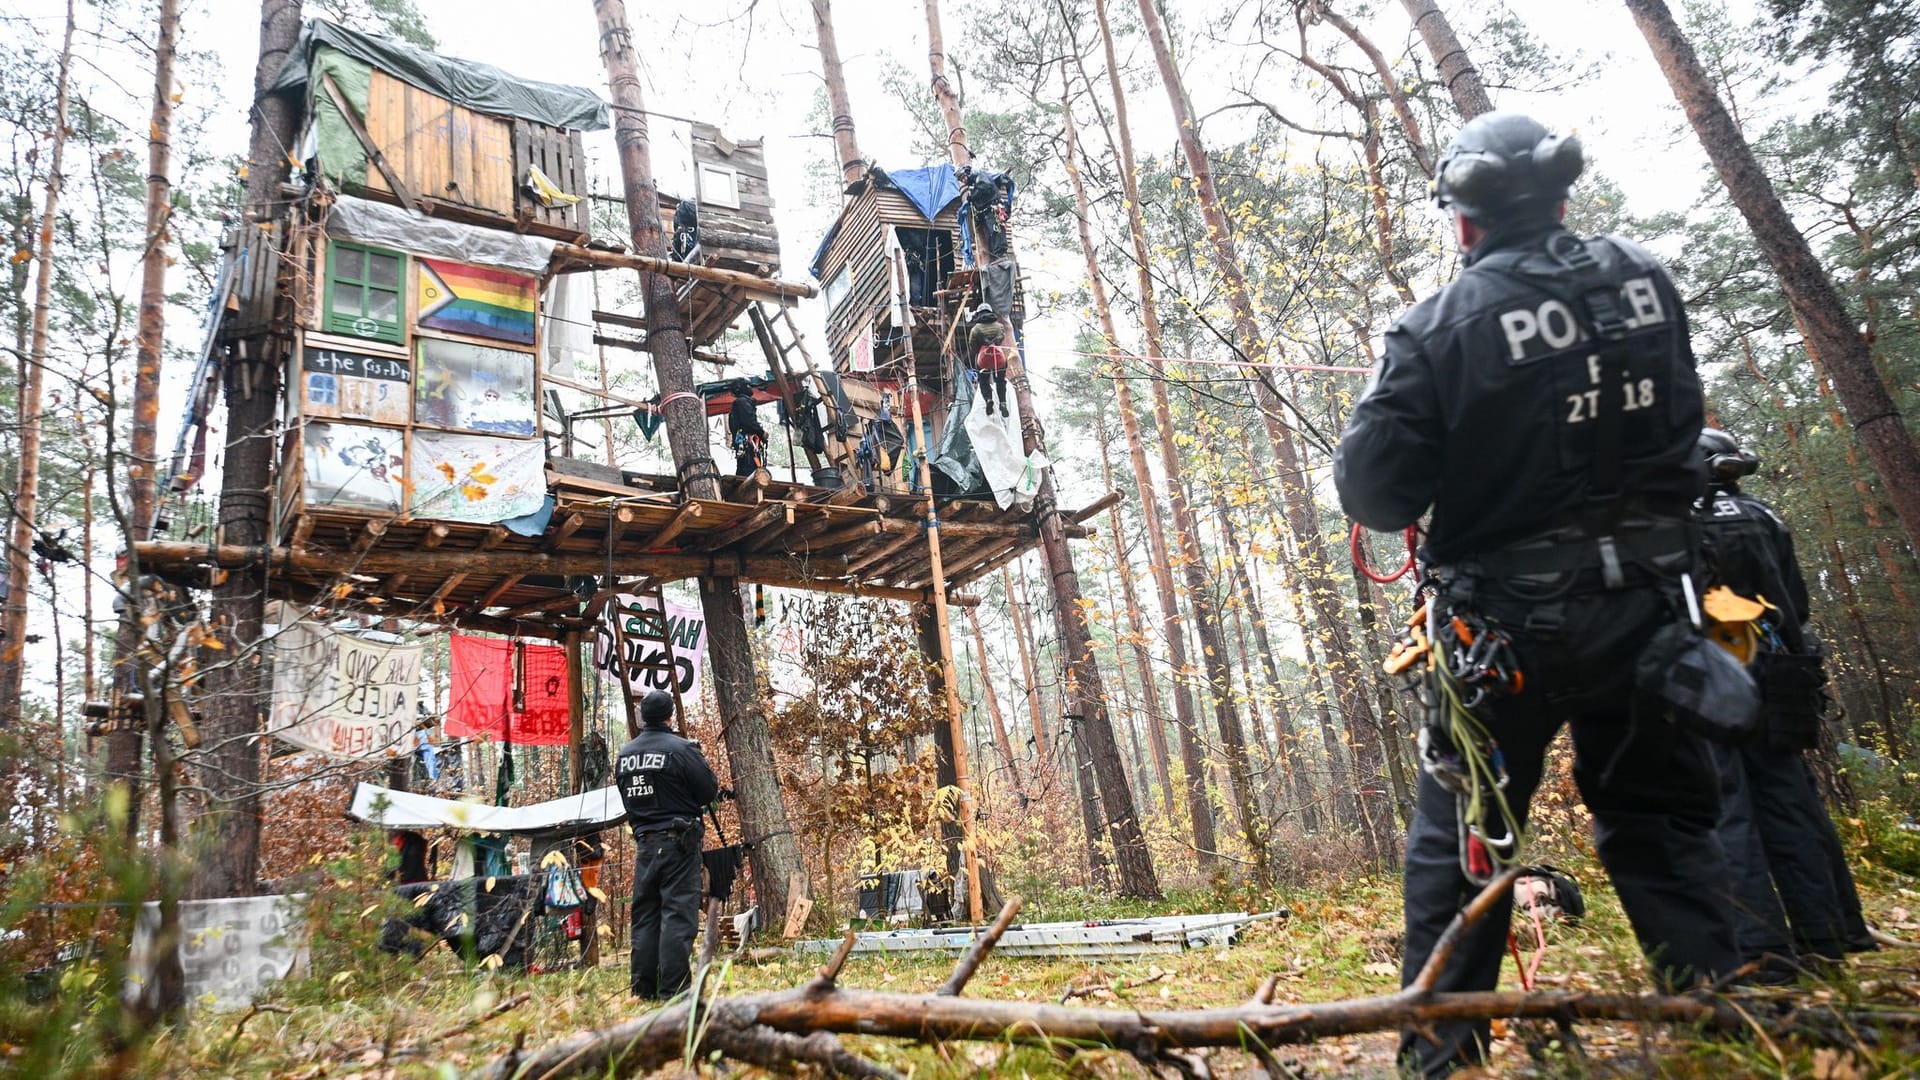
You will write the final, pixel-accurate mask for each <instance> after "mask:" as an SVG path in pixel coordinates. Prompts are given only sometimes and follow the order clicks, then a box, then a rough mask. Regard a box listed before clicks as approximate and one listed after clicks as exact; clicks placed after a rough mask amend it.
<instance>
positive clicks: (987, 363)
mask: <svg viewBox="0 0 1920 1080" xmlns="http://www.w3.org/2000/svg"><path fill="white" fill-rule="evenodd" d="M1006 340H1007V328H1006V326H1005V325H1003V324H1002V323H1001V322H1000V319H999V316H997V315H995V314H994V310H993V308H992V307H991V306H990V305H987V304H981V305H980V306H979V307H977V308H974V309H973V315H972V316H971V317H970V318H969V319H968V320H967V369H968V372H969V373H970V374H971V375H972V376H973V379H974V381H975V383H976V384H977V385H978V386H979V388H980V404H981V408H983V409H985V410H986V412H987V413H988V414H989V415H991V414H992V412H993V403H994V400H995V398H996V397H997V398H998V400H999V402H1000V415H1001V416H1012V415H1013V413H1012V412H1011V411H1009V404H1010V403H1009V401H1008V399H1007V346H1006Z"/></svg>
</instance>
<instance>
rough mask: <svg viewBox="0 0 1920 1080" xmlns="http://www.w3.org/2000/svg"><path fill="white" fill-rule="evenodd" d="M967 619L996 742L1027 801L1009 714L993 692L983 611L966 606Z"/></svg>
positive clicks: (1009, 776)
mask: <svg viewBox="0 0 1920 1080" xmlns="http://www.w3.org/2000/svg"><path fill="white" fill-rule="evenodd" d="M967 621H968V622H970V623H971V624H972V625H973V650H974V653H975V655H977V656H978V657H979V658H980V693H981V695H982V696H984V697H985V698H986V699H987V717H988V719H990V720H991V721H992V722H993V745H994V748H995V749H997V750H999V751H1000V761H1001V763H1002V764H1004V765H1005V766H1006V767H1007V781H1008V783H1010V784H1011V785H1012V786H1013V793H1014V794H1015V795H1017V796H1019V799H1020V805H1021V807H1022V808H1025V807H1026V805H1027V801H1028V800H1027V786H1026V784H1025V782H1024V781H1023V780H1022V779H1021V776H1020V762H1019V759H1017V758H1015V757H1014V756H1013V740H1012V739H1011V738H1010V737H1008V734H1007V718H1006V716H1004V715H1003V714H1002V713H1001V712H1000V695H998V694H996V693H994V692H993V668H992V667H991V666H989V664H988V663H987V636H986V635H985V634H983V633H981V632H980V613H979V612H978V611H976V610H974V609H973V608H968V609H967Z"/></svg>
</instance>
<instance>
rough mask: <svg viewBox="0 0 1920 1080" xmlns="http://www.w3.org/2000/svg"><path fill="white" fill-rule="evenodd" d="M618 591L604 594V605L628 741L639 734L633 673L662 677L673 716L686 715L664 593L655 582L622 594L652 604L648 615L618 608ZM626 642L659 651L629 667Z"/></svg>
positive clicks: (646, 583) (637, 707) (645, 612)
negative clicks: (615, 654) (608, 607)
mask: <svg viewBox="0 0 1920 1080" xmlns="http://www.w3.org/2000/svg"><path fill="white" fill-rule="evenodd" d="M621 591H622V590H618V589H616V590H615V591H614V592H612V593H610V594H608V596H607V599H606V602H607V603H608V604H612V605H613V607H614V611H613V613H612V615H611V616H610V618H611V619H612V621H613V647H614V648H615V649H617V650H619V657H620V664H619V671H620V694H621V698H622V699H623V700H625V701H626V703H627V738H629V739H632V738H634V737H636V736H638V735H639V734H640V705H639V703H638V702H636V701H635V700H634V699H633V685H632V680H633V676H634V674H635V673H636V672H642V671H644V672H662V673H664V675H665V678H666V683H667V691H668V693H671V694H672V695H673V711H674V715H675V716H677V717H684V716H685V715H686V713H685V703H684V702H682V701H681V700H680V678H679V675H680V672H679V669H678V664H677V662H676V660H675V658H674V654H673V633H672V630H671V627H670V626H669V625H668V622H667V597H666V591H665V590H664V589H663V588H662V587H661V585H660V583H659V582H657V581H653V580H646V581H643V582H640V583H639V584H637V585H635V586H633V587H631V588H628V589H626V590H624V591H625V593H626V594H627V595H631V596H636V597H639V598H640V599H642V600H651V601H653V605H654V607H653V610H652V611H644V610H641V611H633V610H630V609H627V608H624V607H621V606H620V599H619V598H620V595H621ZM629 616H632V617H633V621H634V624H635V625H634V628H633V629H632V630H631V631H629V630H628V629H627V620H628V617H629ZM629 641H638V642H642V643H648V642H651V643H655V644H658V645H659V646H660V649H659V651H658V652H651V651H650V653H649V655H648V656H643V657H642V658H641V660H640V661H639V662H638V663H636V664H631V665H630V664H629V663H628V660H627V657H628V656H629V655H630V653H629V652H628V650H627V642H629ZM683 722H684V721H683Z"/></svg>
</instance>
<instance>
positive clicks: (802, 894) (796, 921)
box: [780, 870, 813, 941]
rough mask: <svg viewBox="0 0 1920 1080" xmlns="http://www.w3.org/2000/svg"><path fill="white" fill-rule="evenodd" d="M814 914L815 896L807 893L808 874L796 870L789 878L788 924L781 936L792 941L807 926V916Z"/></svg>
mask: <svg viewBox="0 0 1920 1080" xmlns="http://www.w3.org/2000/svg"><path fill="white" fill-rule="evenodd" d="M811 914H813V898H812V897H809V896H808V895H807V875H806V874H804V873H802V872H800V871H798V870H796V871H794V872H793V874H792V876H790V877H788V878H787V925H786V926H785V927H783V928H781V931H780V936H781V937H784V938H786V939H787V940H788V941H792V940H793V939H794V938H797V937H799V936H800V933H801V931H803V930H805V929H806V928H807V916H808V915H811Z"/></svg>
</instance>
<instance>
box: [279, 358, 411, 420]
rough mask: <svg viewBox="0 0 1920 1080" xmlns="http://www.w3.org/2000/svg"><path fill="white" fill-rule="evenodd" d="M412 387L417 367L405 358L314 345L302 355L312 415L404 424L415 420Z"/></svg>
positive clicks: (302, 376) (303, 380) (302, 380)
mask: <svg viewBox="0 0 1920 1080" xmlns="http://www.w3.org/2000/svg"><path fill="white" fill-rule="evenodd" d="M412 382H413V366H412V365H411V364H410V363H408V362H407V361H406V359H404V358H398V357H391V356H375V355H374V354H372V353H365V352H358V351H355V350H352V349H333V348H326V347H324V346H320V345H315V344H313V343H311V342H309V343H308V344H307V345H306V346H305V347H304V348H302V349H301V350H300V385H301V388H302V391H303V392H304V393H305V395H306V409H305V412H306V415H308V416H316V417H327V418H330V419H336V420H372V421H373V422H375V423H379V424H404V423H406V422H407V421H408V419H410V418H411V416H412V401H413V389H412V386H411V383H412Z"/></svg>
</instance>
